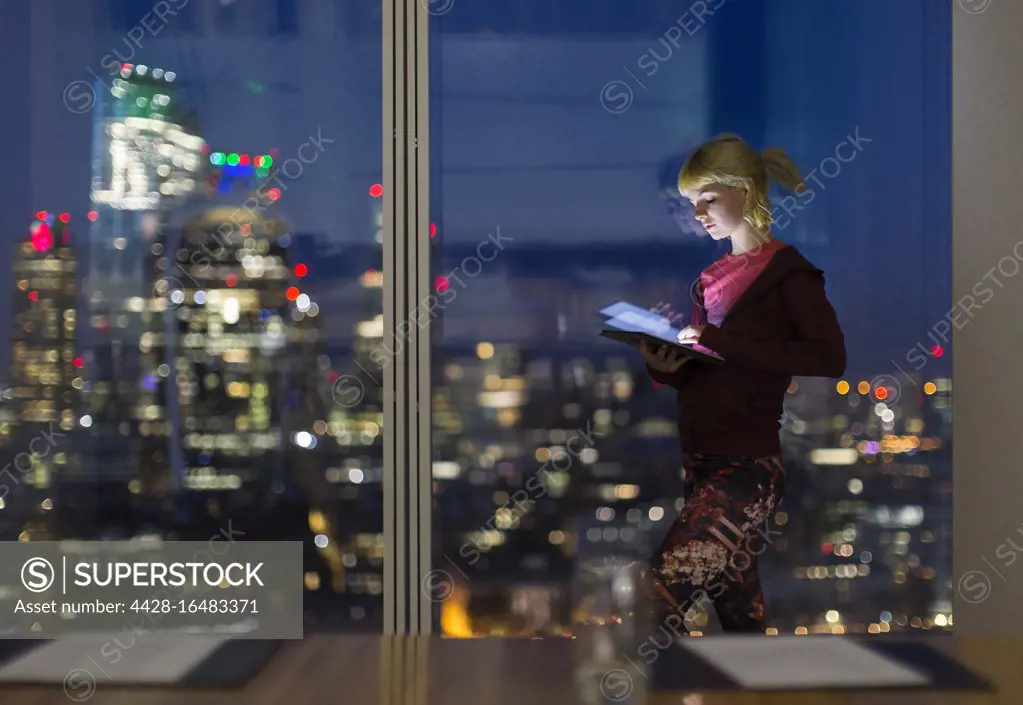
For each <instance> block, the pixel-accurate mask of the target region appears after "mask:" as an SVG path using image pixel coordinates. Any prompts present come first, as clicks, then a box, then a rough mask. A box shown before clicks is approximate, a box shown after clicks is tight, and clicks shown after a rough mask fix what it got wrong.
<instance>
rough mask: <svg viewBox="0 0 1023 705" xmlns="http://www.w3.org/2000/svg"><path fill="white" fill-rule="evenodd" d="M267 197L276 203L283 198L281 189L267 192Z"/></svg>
mask: <svg viewBox="0 0 1023 705" xmlns="http://www.w3.org/2000/svg"><path fill="white" fill-rule="evenodd" d="M266 197H267V198H268V199H270V200H271V201H276V200H277V199H278V198H280V197H281V190H280V189H279V188H272V189H270V190H269V191H267V192H266Z"/></svg>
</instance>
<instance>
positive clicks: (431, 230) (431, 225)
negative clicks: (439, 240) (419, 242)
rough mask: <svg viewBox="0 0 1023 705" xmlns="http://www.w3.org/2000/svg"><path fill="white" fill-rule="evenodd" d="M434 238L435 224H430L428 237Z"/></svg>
mask: <svg viewBox="0 0 1023 705" xmlns="http://www.w3.org/2000/svg"><path fill="white" fill-rule="evenodd" d="M436 236H437V226H436V225H435V224H433V223H430V237H436Z"/></svg>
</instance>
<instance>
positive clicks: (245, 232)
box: [238, 223, 252, 237]
mask: <svg viewBox="0 0 1023 705" xmlns="http://www.w3.org/2000/svg"><path fill="white" fill-rule="evenodd" d="M238 232H240V233H241V234H242V237H248V236H249V235H251V234H252V226H251V225H249V224H248V223H242V224H241V225H239V226H238Z"/></svg>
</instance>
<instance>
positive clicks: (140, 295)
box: [81, 64, 204, 495]
mask: <svg viewBox="0 0 1023 705" xmlns="http://www.w3.org/2000/svg"><path fill="white" fill-rule="evenodd" d="M175 78H176V76H175V74H174V72H173V71H166V70H164V69H160V68H150V67H147V66H144V65H137V66H136V65H132V64H123V65H122V66H121V70H120V73H119V74H118V76H116V77H115V78H114V81H113V84H112V86H110V88H109V90H107V89H106V87H102V89H101V90H98V91H97V93H98V94H99V95H101V96H102V97H103V99H102V100H101V101H100V104H98V105H97V108H96V110H95V111H94V115H95V124H94V138H93V180H92V190H91V198H92V201H93V203H94V204H95V208H96V210H95V211H94V212H93V214H92V217H93V219H94V220H93V226H92V232H91V247H90V255H91V256H90V260H89V277H88V281H87V286H86V292H87V294H88V299H89V300H88V307H89V326H88V333H89V341H88V352H87V353H86V361H87V370H88V371H89V375H88V382H87V384H86V391H87V393H88V394H87V399H88V416H89V418H90V420H91V425H90V426H89V429H90V433H89V437H88V441H87V442H86V443H85V444H84V446H83V448H82V459H83V467H82V468H81V474H82V475H83V476H84V477H88V478H90V479H93V480H115V481H123V480H129V481H130V480H139V481H140V486H139V490H140V491H141V492H143V493H145V494H149V493H153V494H157V495H162V494H166V493H167V492H169V491H171V490H172V489H173V487H174V484H173V483H174V478H173V476H172V475H171V474H170V473H168V472H167V468H168V467H169V464H170V458H169V455H168V438H169V436H170V430H171V429H170V422H169V420H168V418H167V413H166V397H167V386H166V385H167V382H166V380H167V378H168V376H169V374H170V369H169V365H168V362H169V360H168V358H167V352H166V351H167V348H168V346H170V347H173V343H172V341H169V340H168V339H167V338H168V335H171V334H173V328H172V327H171V325H170V319H168V318H167V316H165V312H166V309H167V294H168V292H166V291H163V290H162V289H161V285H164V286H165V284H166V278H165V276H166V269H167V262H168V260H167V257H166V253H167V250H168V248H169V247H170V244H169V243H168V242H167V240H166V231H167V223H168V221H169V219H170V215H171V210H172V208H175V207H178V206H180V205H182V204H183V203H185V202H188V201H189V200H190V199H191V198H192V197H193V196H194V194H195V193H197V187H198V185H199V181H200V179H201V178H202V171H203V167H204V161H203V160H202V159H201V154H202V151H203V149H204V144H203V140H202V138H200V137H198V136H197V134H196V133H197V132H198V126H197V125H196V124H195V122H194V120H191V119H190V118H189V117H187V116H186V114H185V112H184V111H183V110H182V108H181V105H180V104H179V99H178V95H177V93H176V91H175V88H174V85H173V84H174V80H175Z"/></svg>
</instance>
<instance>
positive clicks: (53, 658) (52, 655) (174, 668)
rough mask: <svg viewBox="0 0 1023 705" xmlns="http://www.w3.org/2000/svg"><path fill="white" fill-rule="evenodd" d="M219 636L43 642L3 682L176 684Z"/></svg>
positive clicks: (5, 671)
mask: <svg viewBox="0 0 1023 705" xmlns="http://www.w3.org/2000/svg"><path fill="white" fill-rule="evenodd" d="M226 641H228V640H227V639H220V638H217V637H205V636H179V635H165V634H136V635H132V634H131V633H127V632H121V633H118V634H95V635H77V636H69V637H64V638H60V639H56V640H54V641H50V642H43V643H42V644H41V645H40V646H39V647H38V648H35V649H32V650H31V651H29V652H28V653H25V654H22V655H21V656H18V657H16V658H15V659H13V660H12V661H10V662H9V663H6V664H4V665H3V666H0V683H64V682H65V678H67V677H68V674H71V673H73V672H74V674H75V675H74V676H73V678H74V679H75V680H76V681H81V680H89V679H90V676H91V679H93V680H94V682H95V683H99V684H102V683H104V682H106V683H124V684H150V685H156V684H161V683H168V684H169V683H178V682H180V681H181V680H182V679H183V678H184V677H185V675H186V674H188V672H189V671H191V670H192V669H193V668H195V667H196V666H197V665H198V664H200V663H202V662H203V661H205V660H206V659H207V658H208V657H209V655H210V654H212V653H213V652H214V651H215V650H216V649H217V648H218V647H219V646H220V645H221V644H223V643H225V642H226Z"/></svg>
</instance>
